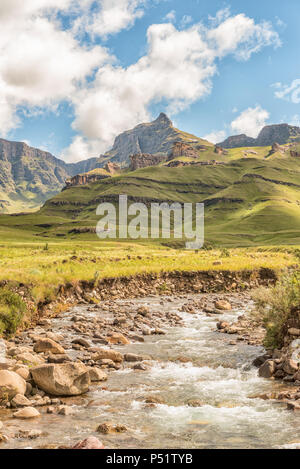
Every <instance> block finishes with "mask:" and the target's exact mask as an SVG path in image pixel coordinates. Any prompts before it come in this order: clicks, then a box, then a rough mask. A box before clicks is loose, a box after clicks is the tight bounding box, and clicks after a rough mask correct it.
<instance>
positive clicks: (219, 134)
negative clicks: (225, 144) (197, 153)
mask: <svg viewBox="0 0 300 469" xmlns="http://www.w3.org/2000/svg"><path fill="white" fill-rule="evenodd" d="M203 138H204V139H205V140H208V141H209V142H211V143H220V142H222V141H223V140H224V139H225V138H226V132H225V130H213V131H212V132H211V133H210V134H207V135H205V136H204V137H203Z"/></svg>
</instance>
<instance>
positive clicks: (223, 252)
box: [220, 248, 230, 257]
mask: <svg viewBox="0 0 300 469" xmlns="http://www.w3.org/2000/svg"><path fill="white" fill-rule="evenodd" d="M220 257H230V251H229V249H226V248H223V249H222V250H221V253H220Z"/></svg>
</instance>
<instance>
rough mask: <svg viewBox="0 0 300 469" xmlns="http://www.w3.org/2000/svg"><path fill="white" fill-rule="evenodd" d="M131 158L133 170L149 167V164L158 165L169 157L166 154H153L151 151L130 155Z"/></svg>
mask: <svg viewBox="0 0 300 469" xmlns="http://www.w3.org/2000/svg"><path fill="white" fill-rule="evenodd" d="M129 158H130V170H131V171H136V170H137V169H141V168H147V167H148V166H156V165H158V164H159V163H161V162H162V161H166V159H167V158H166V156H165V155H151V154H150V153H138V154H136V155H130V157H129Z"/></svg>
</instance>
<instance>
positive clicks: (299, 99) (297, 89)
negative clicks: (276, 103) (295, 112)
mask: <svg viewBox="0 0 300 469" xmlns="http://www.w3.org/2000/svg"><path fill="white" fill-rule="evenodd" d="M272 86H273V87H274V88H276V89H277V91H275V96H276V98H279V99H285V100H287V101H290V102H291V103H294V104H299V103H300V78H297V79H296V80H293V81H292V83H291V84H290V85H283V84H282V83H274V85H272Z"/></svg>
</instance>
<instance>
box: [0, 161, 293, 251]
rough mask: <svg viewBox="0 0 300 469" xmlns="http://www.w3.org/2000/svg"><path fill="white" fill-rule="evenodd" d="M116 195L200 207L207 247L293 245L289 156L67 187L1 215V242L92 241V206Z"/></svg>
mask: <svg viewBox="0 0 300 469" xmlns="http://www.w3.org/2000/svg"><path fill="white" fill-rule="evenodd" d="M120 194H127V195H128V197H129V200H134V201H144V202H151V201H168V202H173V201H175V202H194V203H195V202H204V203H205V223H206V242H207V243H213V244H216V245H223V244H224V245H229V246H230V245H232V246H247V245H264V244H266V245H274V244H295V245H296V244H300V159H299V160H298V159H297V158H288V157H285V158H271V159H266V158H262V159H259V158H243V159H238V160H235V159H234V158H233V159H232V161H230V162H228V163H227V164H226V165H221V166H193V167H192V166H186V167H180V168H168V167H166V166H157V167H151V168H150V167H149V168H145V169H141V170H138V171H135V172H128V173H124V174H122V175H120V176H116V177H114V178H109V179H105V180H101V181H98V182H96V183H93V184H89V185H86V186H79V187H72V188H70V189H67V190H65V191H63V192H61V193H60V194H58V195H57V196H56V197H54V198H52V199H51V200H49V201H47V202H46V204H45V205H44V206H43V208H42V209H41V210H40V211H39V212H37V213H36V214H27V215H19V216H8V215H3V216H1V217H0V236H1V239H3V240H5V239H12V237H13V239H15V240H18V239H20V240H21V239H28V240H30V239H44V240H45V239H46V240H47V239H53V238H55V239H59V238H61V239H62V240H66V239H68V240H69V239H75V240H76V239H78V240H84V239H86V240H93V239H94V240H97V238H96V235H95V233H93V231H94V229H95V226H96V223H97V221H98V219H99V217H97V216H96V208H97V206H98V204H99V203H101V202H104V201H113V202H114V203H117V201H118V196H119V195H120ZM79 231H81V232H79Z"/></svg>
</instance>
